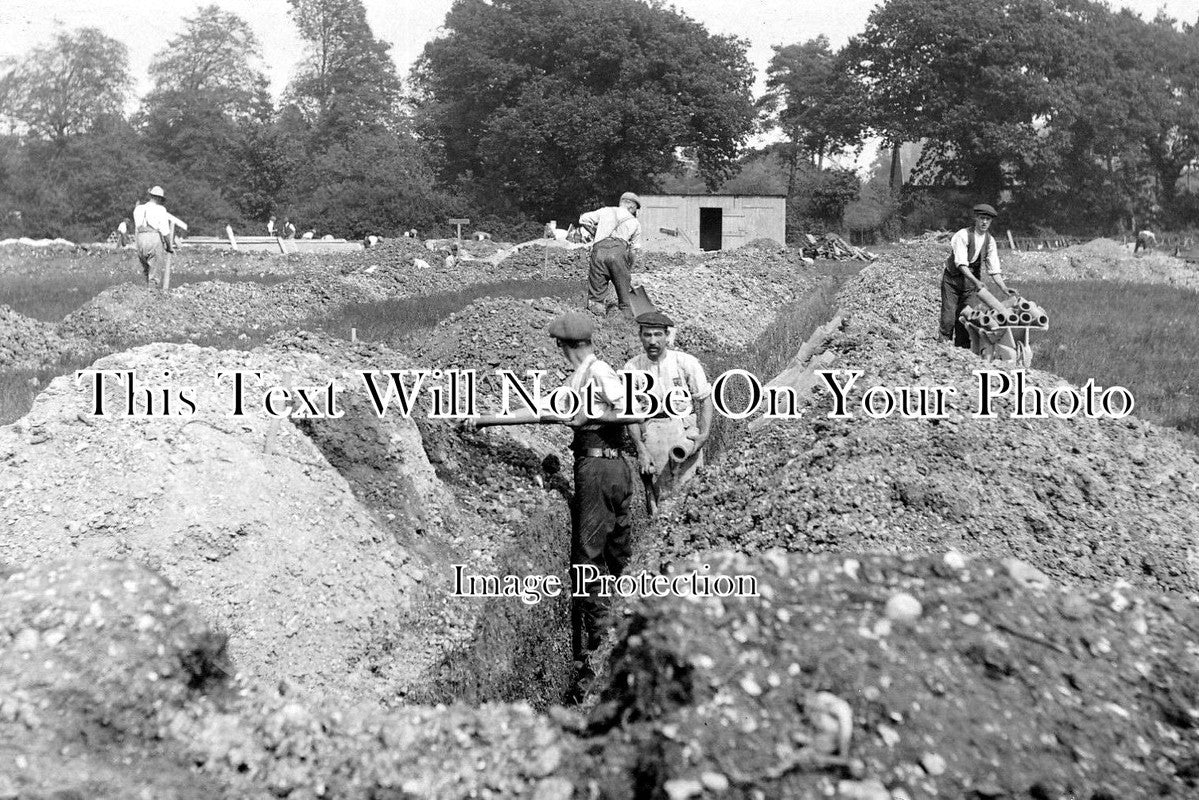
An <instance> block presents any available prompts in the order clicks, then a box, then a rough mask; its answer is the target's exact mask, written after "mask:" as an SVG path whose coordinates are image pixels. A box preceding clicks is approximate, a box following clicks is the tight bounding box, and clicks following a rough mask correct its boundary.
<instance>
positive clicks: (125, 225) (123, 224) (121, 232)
mask: <svg viewBox="0 0 1199 800" xmlns="http://www.w3.org/2000/svg"><path fill="white" fill-rule="evenodd" d="M117 244H118V245H119V246H120V247H125V246H126V245H127V244H129V219H128V218H127V217H126V218H125V219H122V220H121V221H120V223H119V224H118V225H117Z"/></svg>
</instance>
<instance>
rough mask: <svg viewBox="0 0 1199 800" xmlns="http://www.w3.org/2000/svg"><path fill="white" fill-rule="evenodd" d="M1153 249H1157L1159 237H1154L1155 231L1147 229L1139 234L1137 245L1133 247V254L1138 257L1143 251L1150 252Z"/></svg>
mask: <svg viewBox="0 0 1199 800" xmlns="http://www.w3.org/2000/svg"><path fill="white" fill-rule="evenodd" d="M1153 247H1157V237H1156V236H1154V235H1153V231H1151V230H1149V229H1148V228H1146V229H1145V230H1143V231H1141V232H1140V233H1138V234H1137V243H1136V244H1135V245H1133V248H1132V254H1133V255H1136V254H1137V253H1139V252H1141V251H1142V250H1145V251H1148V250H1149V249H1151V248H1153Z"/></svg>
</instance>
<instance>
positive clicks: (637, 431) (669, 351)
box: [624, 311, 713, 515]
mask: <svg viewBox="0 0 1199 800" xmlns="http://www.w3.org/2000/svg"><path fill="white" fill-rule="evenodd" d="M637 325H638V327H639V331H640V334H639V335H640V339H641V348H642V350H643V352H642V353H641V354H640V355H636V356H634V357H633V358H630V359H629V360H628V362H626V363H625V365H624V370H625V371H626V372H644V373H648V374H649V375H650V376H651V377H652V378H653V385H652V387H651V388H650V389H649V394H651V395H653V396H654V397H655V398H657V400H658V402H659V410H658V414H657V415H656V416H655V417H653V418H652V419H649V420H646V421H645V422H644V423H639V424H636V425H634V426H633V431H632V432H633V438H634V442H636V441H637V440H638V439H639V440H640V441H641V442H642V443H643V444H644V447H645V451H646V453H647V454H648V459H647V463H645V464H643V467H645V468H644V469H643V470H642V481H644V483H645V488H646V500H647V503H648V505H649V509H650V514H651V515H652V514H653V513H654V511H655V510H656V507H657V501H658V497H659V495H660V494H661V493H662V491H663V490H664V489H666V488H668V487H673V486H680V485H682V484H683V483H685V482H686V481H688V480H690V478H691V476H692V475H693V474H694V473H695V470H697V469H699V468H700V467H702V466H703V457H704V456H703V446H704V444H705V443H706V442H707V441H708V437H709V436H710V435H711V430H712V408H713V403H712V386H711V384H710V383H708V376H707V374H706V373H705V372H704V367H703V365H702V364H700V363H699V359H697V358H695V356H692V355H688V354H687V353H684V352H682V351H681V350H676V349H674V348H673V347H672V344H673V334H674V331H675V324H674V322H673V321H672V320H671V319H670V317H668V316H666V315H665V314H663V313H662V312H661V311H649V312H646V313H644V314H641V315H640V316H638V317H637ZM635 385H636V387H637V389H638V391H644V390H645V383H644V381H640V380H638V381H635ZM675 389H684V390H686V392H687V394H688V396H689V400H690V410H691V413H689V414H687V415H686V416H670V415H668V414H667V413H666V412H665V410H664V408H663V407H662V406H661V404H662V403H663V402H664V401H665V399H666V395H667V394H668V393H670V392H672V391H674V390H675ZM676 394H678V393H676ZM697 408H698V411H699V413H698V414H696V409H697ZM675 447H682V448H683V449H684V452H686V453H687V454H688V455H687V457H686V459H684V460H682V461H679V462H677V463H676V462H674V461H672V460H671V458H670V452H671V450H672V448H675ZM639 451H640V449H639Z"/></svg>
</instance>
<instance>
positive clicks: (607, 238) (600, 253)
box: [579, 192, 641, 314]
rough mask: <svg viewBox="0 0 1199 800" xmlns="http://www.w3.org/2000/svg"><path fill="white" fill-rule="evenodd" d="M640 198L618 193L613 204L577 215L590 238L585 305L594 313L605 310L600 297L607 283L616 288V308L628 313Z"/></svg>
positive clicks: (638, 245) (637, 244) (638, 243)
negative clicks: (589, 259) (589, 264)
mask: <svg viewBox="0 0 1199 800" xmlns="http://www.w3.org/2000/svg"><path fill="white" fill-rule="evenodd" d="M640 208H641V198H640V197H638V196H637V195H635V194H633V193H632V192H625V193H624V194H622V195H621V196H620V203H619V205H616V206H606V207H604V208H600V209H596V210H595V211H588V212H587V213H586V214H584V215H582V216H581V217H579V224H580V225H582V226H583V227H584V228H586V229H587V230H588V231H589V232H590V233H591V237H592V239H593V240H594V242H595V244H593V245H592V246H591V269H590V271H589V272H588V275H587V308H588V309H589V310H591V311H593V312H595V313H598V314H603V313H604V312H605V311H606V306H605V304H604V298H605V297H606V296H607V294H608V282H609V281H611V282H612V285H613V286H615V287H616V299H617V302H618V303H619V305H620V310H621V311H623V312H624V313H626V314H631V313H632V308H633V307H632V303H631V302H630V300H629V295H630V294H631V293H632V291H633V279H632V276H631V274H630V273H631V272H632V269H633V261H634V253H633V251H635V250H640V249H641V223H640V222H638V221H637V211H638V210H639V209H640Z"/></svg>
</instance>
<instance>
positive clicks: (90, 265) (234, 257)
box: [0, 247, 321, 278]
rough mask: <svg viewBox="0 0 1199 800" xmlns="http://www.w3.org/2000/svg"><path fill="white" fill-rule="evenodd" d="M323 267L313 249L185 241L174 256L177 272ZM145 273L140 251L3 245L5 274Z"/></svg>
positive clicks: (0, 268)
mask: <svg viewBox="0 0 1199 800" xmlns="http://www.w3.org/2000/svg"><path fill="white" fill-rule="evenodd" d="M320 269H321V257H320V256H318V255H315V254H312V253H289V254H287V255H282V254H280V253H252V252H233V251H229V250H216V249H207V248H201V247H196V248H192V247H184V248H182V249H180V250H178V251H176V252H175V253H174V254H173V255H172V256H171V272H172V274H180V273H183V274H188V275H214V274H220V275H246V276H250V275H256V276H267V275H276V276H286V275H297V274H302V273H304V272H306V271H309V270H316V271H319V270H320ZM47 273H53V274H55V275H64V276H75V277H88V278H94V277H96V276H100V275H106V276H110V277H137V278H141V277H142V267H141V264H140V263H139V262H138V260H137V251H136V250H134V249H132V248H130V249H127V250H117V249H113V248H106V247H73V248H71V247H0V276H3V277H4V278H9V277H22V276H25V277H35V278H42V277H45V275H46V274H47Z"/></svg>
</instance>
